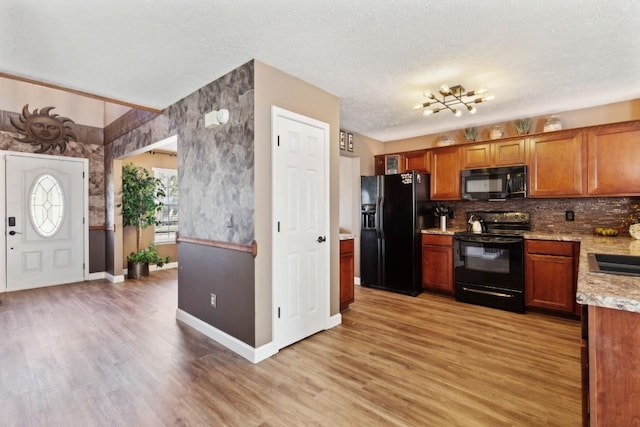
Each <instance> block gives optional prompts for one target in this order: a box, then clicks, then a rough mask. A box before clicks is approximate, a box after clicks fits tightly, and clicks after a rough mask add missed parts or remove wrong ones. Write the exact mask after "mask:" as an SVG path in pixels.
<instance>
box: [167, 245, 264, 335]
mask: <svg viewBox="0 0 640 427" xmlns="http://www.w3.org/2000/svg"><path fill="white" fill-rule="evenodd" d="M178 257H179V258H180V267H179V270H178V308H179V309H181V310H183V311H186V312H187V313H189V314H191V315H192V316H195V317H197V318H198V319H200V320H202V321H204V322H207V323H208V324H210V325H213V326H214V327H215V328H217V329H219V330H221V331H224V332H226V333H227V334H229V335H231V336H233V337H235V338H237V339H239V340H240V341H242V342H245V343H247V344H249V345H250V346H253V347H255V335H256V332H255V321H254V318H255V303H254V299H253V292H254V290H253V288H254V279H253V277H254V274H255V269H254V262H253V256H252V255H251V254H250V253H248V252H238V251H232V250H228V249H221V248H214V247H210V246H203V245H196V244H191V243H184V242H183V243H180V244H179V245H178ZM212 293H213V294H215V295H216V299H217V307H216V308H213V307H212V306H211V294H212ZM248 295H249V296H251V297H250V298H248V297H247V296H248Z"/></svg>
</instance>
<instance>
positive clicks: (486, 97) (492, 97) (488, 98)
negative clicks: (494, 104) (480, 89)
mask: <svg viewBox="0 0 640 427" xmlns="http://www.w3.org/2000/svg"><path fill="white" fill-rule="evenodd" d="M494 98H495V96H493V95H489V96H484V97H482V102H485V101H491V100H492V99H494Z"/></svg>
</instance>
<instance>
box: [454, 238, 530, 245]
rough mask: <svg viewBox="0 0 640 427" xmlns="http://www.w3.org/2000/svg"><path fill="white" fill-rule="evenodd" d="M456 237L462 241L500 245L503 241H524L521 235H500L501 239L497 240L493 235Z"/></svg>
mask: <svg viewBox="0 0 640 427" xmlns="http://www.w3.org/2000/svg"><path fill="white" fill-rule="evenodd" d="M455 239H456V240H458V241H460V242H468V243H492V244H496V245H499V244H501V243H507V244H508V243H518V242H521V241H522V238H520V237H500V240H499V241H498V240H495V239H494V238H492V237H461V236H455Z"/></svg>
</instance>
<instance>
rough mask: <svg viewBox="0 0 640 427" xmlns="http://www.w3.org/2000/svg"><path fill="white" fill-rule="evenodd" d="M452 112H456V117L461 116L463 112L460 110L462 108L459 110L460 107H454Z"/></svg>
mask: <svg viewBox="0 0 640 427" xmlns="http://www.w3.org/2000/svg"><path fill="white" fill-rule="evenodd" d="M451 112H452V113H453V114H455V116H456V117H460V116H461V115H462V113H461V112H460V110H458V109H456V108H453V109H452V110H451Z"/></svg>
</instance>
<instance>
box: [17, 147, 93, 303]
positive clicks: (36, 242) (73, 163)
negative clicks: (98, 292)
mask: <svg viewBox="0 0 640 427" xmlns="http://www.w3.org/2000/svg"><path fill="white" fill-rule="evenodd" d="M5 159H6V169H5V171H6V177H5V178H6V179H5V184H6V190H5V191H6V193H5V194H6V219H7V223H6V231H7V232H6V257H7V263H6V265H7V289H8V290H17V289H27V288H36V287H41V286H49V285H57V284H62V283H70V282H78V281H82V280H84V276H85V252H86V251H85V233H87V232H88V228H87V227H86V226H85V215H86V214H85V210H86V209H85V205H86V202H85V192H86V189H85V187H86V183H85V182H86V181H85V169H86V160H85V159H74V158H65V157H54V156H33V157H32V156H25V155H12V154H7V155H6V156H5Z"/></svg>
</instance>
